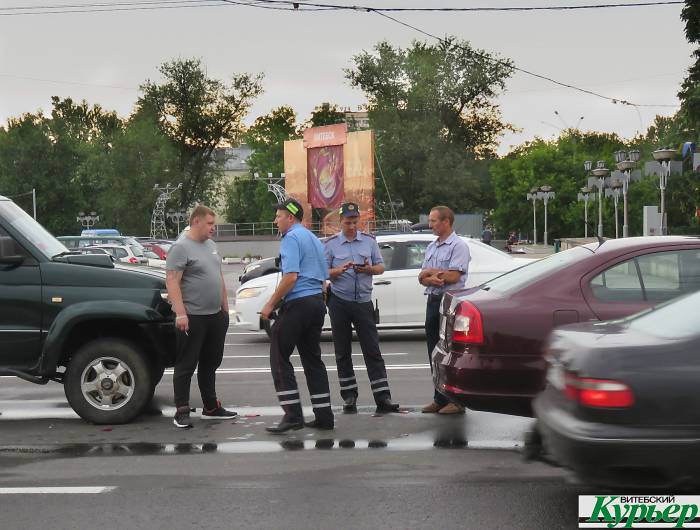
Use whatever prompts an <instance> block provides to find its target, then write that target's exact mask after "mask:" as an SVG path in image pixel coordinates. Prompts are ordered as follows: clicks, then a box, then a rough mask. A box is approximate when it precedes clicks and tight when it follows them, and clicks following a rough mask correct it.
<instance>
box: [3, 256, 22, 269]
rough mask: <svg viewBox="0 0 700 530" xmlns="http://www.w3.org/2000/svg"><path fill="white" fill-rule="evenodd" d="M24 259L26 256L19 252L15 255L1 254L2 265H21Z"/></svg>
mask: <svg viewBox="0 0 700 530" xmlns="http://www.w3.org/2000/svg"><path fill="white" fill-rule="evenodd" d="M23 261H24V256H21V255H19V254H17V255H14V256H2V255H0V265H13V266H15V267H16V266H17V265H21V264H22V262H23Z"/></svg>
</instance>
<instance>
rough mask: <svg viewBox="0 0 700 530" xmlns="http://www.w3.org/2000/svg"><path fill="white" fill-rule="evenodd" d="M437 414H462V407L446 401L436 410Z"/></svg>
mask: <svg viewBox="0 0 700 530" xmlns="http://www.w3.org/2000/svg"><path fill="white" fill-rule="evenodd" d="M438 414H464V407H463V406H462V405H458V404H457V403H448V404H447V405H445V406H444V407H442V408H441V409H440V410H438Z"/></svg>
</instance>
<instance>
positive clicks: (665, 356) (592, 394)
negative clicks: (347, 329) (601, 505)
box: [432, 237, 700, 486]
mask: <svg viewBox="0 0 700 530" xmlns="http://www.w3.org/2000/svg"><path fill="white" fill-rule="evenodd" d="M699 290H700V239H698V238H694V237H646V238H625V239H617V240H607V241H604V242H603V243H602V244H600V243H592V244H588V245H584V246H581V247H576V248H574V249H571V250H567V251H565V252H561V253H558V254H554V255H552V256H550V257H548V258H546V259H543V260H541V261H537V262H533V263H532V264H530V265H528V266H526V267H523V268H520V269H517V270H514V271H512V272H510V273H507V274H504V275H502V276H500V277H498V278H494V279H492V280H490V281H487V282H486V283H484V284H483V285H480V286H478V287H474V288H471V289H466V290H463V291H457V292H451V293H447V294H446V295H445V296H444V298H443V302H442V318H441V340H440V342H439V343H438V345H437V346H436V347H435V350H434V351H433V354H432V364H433V378H434V384H435V386H436V388H437V389H438V390H439V391H440V392H442V393H443V394H445V395H446V396H448V397H449V398H450V399H452V400H454V401H457V402H459V403H462V404H464V405H465V406H467V407H469V408H472V409H475V410H483V411H490V412H501V413H506V414H517V415H532V414H533V413H534V414H535V415H536V416H537V418H538V422H539V423H540V425H541V435H543V440H544V444H545V448H546V450H548V451H551V453H552V454H553V455H554V458H555V459H556V460H558V461H560V462H561V463H563V464H565V465H567V466H570V467H571V468H573V469H574V470H576V471H577V472H578V473H579V474H580V475H581V476H583V477H584V478H587V479H591V480H594V481H597V482H598V483H616V482H617V483H620V484H626V485H631V486H634V485H641V484H643V480H648V481H649V482H650V483H670V481H671V479H680V478H683V479H687V478H688V475H690V476H692V477H694V478H695V479H696V480H700V475H699V474H698V466H686V467H685V468H683V469H684V470H683V471H682V470H681V468H682V465H681V462H682V460H681V459H682V458H683V456H682V455H685V457H688V458H689V453H684V451H683V449H684V448H688V450H693V451H695V450H697V440H698V439H700V437H699V435H700V413H698V412H697V411H696V409H697V407H696V406H694V405H697V404H698V403H699V402H700V395H699V394H698V392H697V388H698V384H697V381H698V380H700V379H699V378H698V372H699V370H700V363H699V362H698V360H696V359H697V353H696V352H697V351H698V348H697V346H698V342H697V341H698V333H697V330H698V329H700V326H698V324H700V319H699V318H698V317H697V313H696V312H694V311H693V309H694V306H693V303H695V304H697V302H698V300H700V295H697V294H694V295H691V296H689V297H687V298H682V299H679V300H678V301H677V302H675V303H670V304H668V305H664V306H663V307H660V308H657V309H653V308H654V306H657V305H658V304H660V303H663V302H667V301H669V300H673V299H677V298H678V297H681V296H683V295H687V294H689V293H695V292H697V291H699ZM640 311H641V312H642V313H640ZM632 315H636V316H632ZM575 323H580V324H575ZM567 324H569V325H568V326H567ZM560 326H564V327H560ZM555 328H557V329H556V331H554V334H553V335H551V338H549V337H550V334H551V333H552V331H553V330H554V329H555ZM545 388H546V390H545ZM543 391H544V393H542V394H540V393H541V392H543ZM538 395H539V397H537V400H536V401H535V408H534V411H533V399H534V398H535V396H538ZM671 447H676V448H678V449H679V451H678V453H676V454H670V453H671V452H672V451H670V449H671ZM599 451H605V452H606V453H605V456H604V457H603V460H601V459H600V458H599V456H600V453H599ZM594 463H595V465H593V464H594ZM681 471H682V472H681Z"/></svg>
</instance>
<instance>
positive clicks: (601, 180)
mask: <svg viewBox="0 0 700 530" xmlns="http://www.w3.org/2000/svg"><path fill="white" fill-rule="evenodd" d="M592 166H593V162H591V161H590V160H586V161H585V162H584V163H583V167H585V168H586V171H590V172H591V173H593V177H591V178H589V179H588V185H589V186H595V187H596V188H598V237H603V188H605V177H607V176H608V173H610V170H609V169H606V167H605V162H603V161H602V160H598V162H596V167H595V169H591V167H592Z"/></svg>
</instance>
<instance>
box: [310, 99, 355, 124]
mask: <svg viewBox="0 0 700 530" xmlns="http://www.w3.org/2000/svg"><path fill="white" fill-rule="evenodd" d="M336 123H345V113H344V112H342V111H341V110H340V109H339V108H338V105H335V104H331V103H328V102H324V103H321V104H320V105H317V106H316V108H315V109H314V110H313V112H312V113H311V116H310V117H309V119H308V120H307V121H306V122H305V123H304V128H308V127H321V126H323V125H335V124H336Z"/></svg>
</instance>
